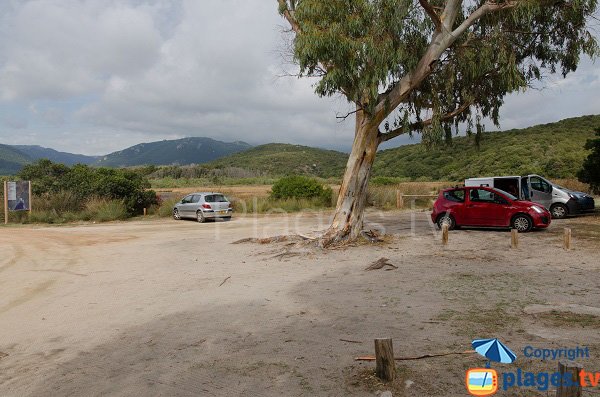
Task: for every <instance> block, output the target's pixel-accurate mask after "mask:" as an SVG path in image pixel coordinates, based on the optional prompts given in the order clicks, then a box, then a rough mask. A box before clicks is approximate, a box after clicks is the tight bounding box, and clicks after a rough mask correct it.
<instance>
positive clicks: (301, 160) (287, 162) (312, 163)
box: [206, 143, 348, 178]
mask: <svg viewBox="0 0 600 397" xmlns="http://www.w3.org/2000/svg"><path fill="white" fill-rule="evenodd" d="M347 160H348V157H347V155H346V154H344V153H340V152H336V151H334V150H324V149H318V148H312V147H307V146H300V145H288V144H283V143H271V144H267V145H261V146H256V147H253V148H252V149H249V150H246V151H244V152H241V153H236V154H233V155H230V156H227V157H223V158H221V159H219V160H216V161H213V162H212V163H209V164H206V166H207V167H210V168H220V169H225V168H227V167H236V168H238V169H239V168H243V169H246V170H250V171H257V172H259V173H262V174H263V175H264V174H267V175H270V176H283V175H291V174H302V175H312V176H318V177H322V178H328V177H339V176H340V175H341V174H342V173H343V172H344V167H345V165H346V161H347Z"/></svg>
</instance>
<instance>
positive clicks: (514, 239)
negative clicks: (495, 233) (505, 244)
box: [510, 229, 519, 248]
mask: <svg viewBox="0 0 600 397" xmlns="http://www.w3.org/2000/svg"><path fill="white" fill-rule="evenodd" d="M510 248H519V232H518V230H517V229H510Z"/></svg>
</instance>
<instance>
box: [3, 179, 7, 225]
mask: <svg viewBox="0 0 600 397" xmlns="http://www.w3.org/2000/svg"><path fill="white" fill-rule="evenodd" d="M4 224H5V225H7V224H8V182H7V181H4Z"/></svg>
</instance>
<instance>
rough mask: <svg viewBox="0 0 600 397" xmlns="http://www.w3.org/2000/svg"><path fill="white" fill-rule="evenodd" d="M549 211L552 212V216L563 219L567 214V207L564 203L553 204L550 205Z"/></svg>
mask: <svg viewBox="0 0 600 397" xmlns="http://www.w3.org/2000/svg"><path fill="white" fill-rule="evenodd" d="M550 213H551V214H552V218H555V219H563V218H565V217H566V216H567V215H569V209H568V208H567V206H566V205H564V204H554V205H553V206H552V207H550Z"/></svg>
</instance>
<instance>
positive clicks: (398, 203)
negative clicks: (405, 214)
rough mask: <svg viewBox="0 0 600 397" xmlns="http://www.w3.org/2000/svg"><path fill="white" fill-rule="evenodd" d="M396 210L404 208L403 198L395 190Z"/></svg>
mask: <svg viewBox="0 0 600 397" xmlns="http://www.w3.org/2000/svg"><path fill="white" fill-rule="evenodd" d="M396 208H404V197H403V196H402V193H401V192H400V190H396Z"/></svg>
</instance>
